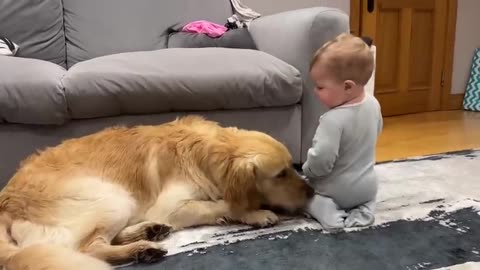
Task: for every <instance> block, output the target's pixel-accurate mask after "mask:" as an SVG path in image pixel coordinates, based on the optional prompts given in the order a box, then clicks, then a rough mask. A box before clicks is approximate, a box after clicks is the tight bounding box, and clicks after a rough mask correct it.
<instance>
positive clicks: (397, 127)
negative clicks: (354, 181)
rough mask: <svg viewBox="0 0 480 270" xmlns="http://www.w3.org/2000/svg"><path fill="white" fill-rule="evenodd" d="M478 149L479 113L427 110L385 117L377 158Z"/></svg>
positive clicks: (479, 135) (479, 133)
mask: <svg viewBox="0 0 480 270" xmlns="http://www.w3.org/2000/svg"><path fill="white" fill-rule="evenodd" d="M472 148H480V113H475V112H464V111H446V112H431V113H422V114H412V115H404V116H395V117H386V118H385V119H384V127H383V133H382V135H381V137H380V139H379V142H378V144H377V161H387V160H392V159H401V158H407V157H412V156H419V155H427V154H436V153H443V152H448V151H456V150H464V149H472Z"/></svg>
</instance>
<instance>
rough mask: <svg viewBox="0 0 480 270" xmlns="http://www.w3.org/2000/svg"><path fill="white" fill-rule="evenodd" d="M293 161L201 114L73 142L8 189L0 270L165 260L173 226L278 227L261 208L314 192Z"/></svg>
mask: <svg viewBox="0 0 480 270" xmlns="http://www.w3.org/2000/svg"><path fill="white" fill-rule="evenodd" d="M291 163H292V160H291V156H290V154H289V152H288V150H287V149H286V148H285V146H284V145H282V144H281V143H279V142H278V141H276V140H274V139H273V138H272V137H270V136H268V135H266V134H264V133H261V132H255V131H247V130H241V129H236V128H222V127H220V126H219V125H218V124H217V123H215V122H212V121H207V120H205V119H203V118H200V117H196V116H190V117H185V118H181V119H177V120H175V121H172V122H169V123H166V124H163V125H158V126H138V127H133V128H125V127H117V128H110V129H106V130H104V131H101V132H98V133H95V134H92V135H89V136H85V137H82V138H78V139H71V140H67V141H65V142H63V143H62V144H60V145H58V146H56V147H53V148H48V149H46V150H45V151H42V152H40V153H39V154H34V155H32V156H30V157H29V158H27V159H26V160H25V161H24V162H22V164H21V166H20V168H19V170H18V171H17V173H16V174H15V175H14V176H13V177H12V179H11V180H10V182H9V183H8V184H7V186H6V187H5V188H4V189H3V190H2V191H1V192H0V215H1V216H0V265H4V266H6V267H7V269H8V270H22V269H31V270H33V269H64V270H75V269H77V268H75V267H78V265H77V264H72V263H71V262H72V261H80V260H84V261H85V263H87V264H89V265H91V267H88V269H92V270H102V269H110V266H108V265H106V264H104V263H103V262H102V261H105V262H108V263H110V264H114V265H116V264H123V263H130V262H154V261H157V260H159V259H161V258H162V256H164V255H165V254H166V251H165V250H163V249H162V247H161V245H160V244H158V243H157V241H160V240H162V239H163V238H165V237H166V236H167V235H168V234H169V232H170V231H171V230H179V229H182V228H186V227H191V226H198V225H209V224H225V223H227V222H241V223H245V224H250V225H254V226H268V225H272V224H275V223H276V222H277V221H278V216H277V215H276V214H275V213H273V212H272V211H270V210H266V209H261V207H262V206H268V207H279V208H282V209H286V210H288V211H295V210H298V209H301V208H303V207H304V205H305V204H306V201H307V200H308V197H310V196H311V195H312V192H313V191H312V189H311V188H310V187H309V186H308V185H307V184H306V183H305V182H304V181H303V180H302V179H301V178H300V177H299V176H298V175H297V174H296V172H295V171H294V169H293V168H292V164H291ZM75 251H79V252H81V253H84V254H85V255H84V254H81V253H78V252H75ZM57 254H62V256H59V255H57ZM87 255H89V256H87Z"/></svg>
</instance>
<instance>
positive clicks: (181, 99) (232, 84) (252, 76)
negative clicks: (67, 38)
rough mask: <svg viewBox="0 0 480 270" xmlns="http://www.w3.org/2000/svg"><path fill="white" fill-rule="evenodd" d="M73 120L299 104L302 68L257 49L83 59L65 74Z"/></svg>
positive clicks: (171, 51)
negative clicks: (300, 70)
mask: <svg viewBox="0 0 480 270" xmlns="http://www.w3.org/2000/svg"><path fill="white" fill-rule="evenodd" d="M63 84H64V85H65V91H66V97H67V100H68V104H69V109H70V113H71V116H72V117H73V118H93V117H104V116H114V115H121V114H146V113H161V112H168V111H194V110H196V111H202V110H215V109H244V108H259V107H277V106H286V105H291V104H295V103H297V102H298V101H299V100H300V98H301V95H302V80H301V78H300V73H299V72H298V70H297V69H295V68H294V67H292V66H290V65H289V64H287V63H285V62H283V61H281V60H279V59H277V58H275V57H273V56H271V55H269V54H266V53H264V52H260V51H256V50H244V49H227V48H195V49H182V48H176V49H162V50H157V51H147V52H132V53H122V54H116V55H109V56H104V57H99V58H95V59H92V60H88V61H85V62H81V63H78V64H77V65H75V66H74V67H72V68H71V69H70V70H69V71H68V73H67V75H66V76H65V78H64V79H63Z"/></svg>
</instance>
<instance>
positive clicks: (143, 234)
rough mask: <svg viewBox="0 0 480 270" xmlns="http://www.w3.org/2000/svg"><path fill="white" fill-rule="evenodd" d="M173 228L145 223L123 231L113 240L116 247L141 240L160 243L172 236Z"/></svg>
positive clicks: (149, 222)
mask: <svg viewBox="0 0 480 270" xmlns="http://www.w3.org/2000/svg"><path fill="white" fill-rule="evenodd" d="M171 230H172V228H171V227H170V226H167V225H163V224H159V223H155V222H151V221H144V222H141V223H138V224H135V225H132V226H129V227H126V228H125V229H123V230H122V231H121V232H120V233H119V234H118V235H117V236H115V238H113V240H112V244H114V245H126V244H130V243H133V242H137V241H140V240H147V241H153V242H158V241H161V240H163V239H165V238H166V237H167V236H168V235H170V232H171Z"/></svg>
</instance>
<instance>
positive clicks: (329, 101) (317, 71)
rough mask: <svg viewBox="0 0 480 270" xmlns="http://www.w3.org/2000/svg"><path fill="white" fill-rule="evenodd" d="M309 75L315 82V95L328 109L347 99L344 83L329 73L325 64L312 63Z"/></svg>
mask: <svg viewBox="0 0 480 270" xmlns="http://www.w3.org/2000/svg"><path fill="white" fill-rule="evenodd" d="M310 76H311V78H312V80H313V82H314V84H315V88H314V92H315V96H316V97H317V98H318V100H319V101H320V102H322V103H323V104H325V106H327V107H328V108H329V109H330V108H334V107H337V106H339V105H341V104H343V103H345V102H346V101H347V100H348V96H347V93H346V91H345V83H344V82H339V81H338V80H336V78H335V77H333V76H332V75H330V72H328V70H326V68H325V65H323V64H321V63H320V62H318V63H316V64H315V65H313V67H312V70H311V71H310Z"/></svg>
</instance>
